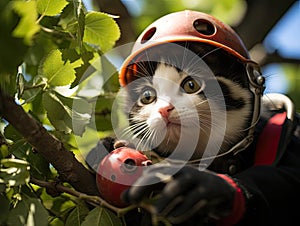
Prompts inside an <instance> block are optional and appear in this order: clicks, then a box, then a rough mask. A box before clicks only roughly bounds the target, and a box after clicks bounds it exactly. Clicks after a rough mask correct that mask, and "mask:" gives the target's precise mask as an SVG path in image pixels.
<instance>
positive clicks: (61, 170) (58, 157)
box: [0, 87, 98, 195]
mask: <svg viewBox="0 0 300 226" xmlns="http://www.w3.org/2000/svg"><path fill="white" fill-rule="evenodd" d="M0 115H1V116H2V117H3V118H4V119H5V120H6V121H8V122H9V123H10V124H11V125H12V126H13V127H14V128H15V129H16V130H17V131H18V132H19V133H20V134H21V135H22V136H23V137H24V138H25V139H26V140H27V141H28V143H29V144H31V145H32V146H33V147H34V148H35V149H36V151H37V152H38V153H39V154H41V155H42V156H43V157H44V158H45V159H46V160H47V161H48V162H49V163H51V164H52V165H53V166H54V167H55V169H56V170H57V171H58V174H59V177H60V179H61V180H62V181H65V182H68V183H70V184H71V185H72V186H73V187H74V188H75V189H76V190H78V191H81V192H84V193H87V194H90V195H97V194H98V190H97V186H96V181H95V177H94V175H93V174H92V173H91V172H90V171H89V170H88V169H87V168H85V167H84V166H83V165H82V164H81V163H80V162H79V161H78V160H77V159H76V158H75V156H74V154H73V153H72V152H71V151H69V150H67V149H66V148H65V147H64V146H63V144H62V142H61V141H59V140H58V139H56V138H55V137H54V136H52V135H51V134H50V133H49V132H48V131H47V130H46V129H45V128H44V127H43V126H42V125H41V124H40V123H39V122H38V121H37V120H35V119H34V118H33V117H31V116H30V115H29V114H27V113H26V112H25V111H24V109H23V108H22V107H21V106H20V105H18V104H16V103H15V100H14V98H13V97H11V96H8V95H7V94H6V93H4V91H3V90H2V89H1V87H0Z"/></svg>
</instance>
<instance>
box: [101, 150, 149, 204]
mask: <svg viewBox="0 0 300 226" xmlns="http://www.w3.org/2000/svg"><path fill="white" fill-rule="evenodd" d="M151 164H152V162H151V160H149V159H148V158H147V156H146V155H144V154H143V153H142V152H140V151H137V150H134V149H131V148H128V147H120V148H117V149H115V150H113V151H112V152H110V153H109V154H108V155H107V156H105V158H104V159H103V160H102V161H101V162H100V164H99V166H98V170H97V177H96V181H97V186H98V190H99V192H100V195H101V196H102V197H103V198H104V199H105V200H106V201H107V202H109V203H110V204H112V205H114V206H117V207H125V206H126V204H125V203H124V202H123V201H122V199H121V194H122V192H123V191H125V190H126V189H128V188H129V187H131V185H132V184H133V183H134V182H135V181H136V180H137V179H138V178H139V177H140V176H141V175H142V173H143V170H144V167H145V166H148V165H151Z"/></svg>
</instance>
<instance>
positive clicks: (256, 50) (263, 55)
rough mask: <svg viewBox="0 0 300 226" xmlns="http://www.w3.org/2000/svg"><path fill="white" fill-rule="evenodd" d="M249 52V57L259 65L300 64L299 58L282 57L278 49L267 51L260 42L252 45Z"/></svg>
mask: <svg viewBox="0 0 300 226" xmlns="http://www.w3.org/2000/svg"><path fill="white" fill-rule="evenodd" d="M250 54H251V57H252V58H253V59H255V61H256V62H257V63H258V64H259V65H261V66H264V65H267V64H270V63H289V64H300V59H297V58H287V57H283V56H281V55H280V53H279V52H278V51H274V52H272V53H268V52H267V51H266V49H265V47H264V46H263V45H262V44H258V45H256V46H254V47H253V48H252V49H251V51H250Z"/></svg>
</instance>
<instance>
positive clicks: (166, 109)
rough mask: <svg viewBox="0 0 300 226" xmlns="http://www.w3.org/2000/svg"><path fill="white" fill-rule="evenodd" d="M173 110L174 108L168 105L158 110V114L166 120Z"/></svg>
mask: <svg viewBox="0 0 300 226" xmlns="http://www.w3.org/2000/svg"><path fill="white" fill-rule="evenodd" d="M173 109H174V106H173V105H172V104H168V105H166V106H164V107H161V108H159V110H158V112H159V113H160V114H161V116H162V117H163V118H165V119H168V118H169V115H170V113H171V111H172V110H173Z"/></svg>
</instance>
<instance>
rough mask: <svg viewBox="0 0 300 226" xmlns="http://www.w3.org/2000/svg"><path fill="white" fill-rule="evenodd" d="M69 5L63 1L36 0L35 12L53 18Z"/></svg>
mask: <svg viewBox="0 0 300 226" xmlns="http://www.w3.org/2000/svg"><path fill="white" fill-rule="evenodd" d="M68 4H69V3H68V2H67V1H65V0H37V10H38V12H39V13H40V14H42V15H45V16H55V15H57V14H60V13H61V11H62V10H63V9H64V8H65V6H66V5H68Z"/></svg>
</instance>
